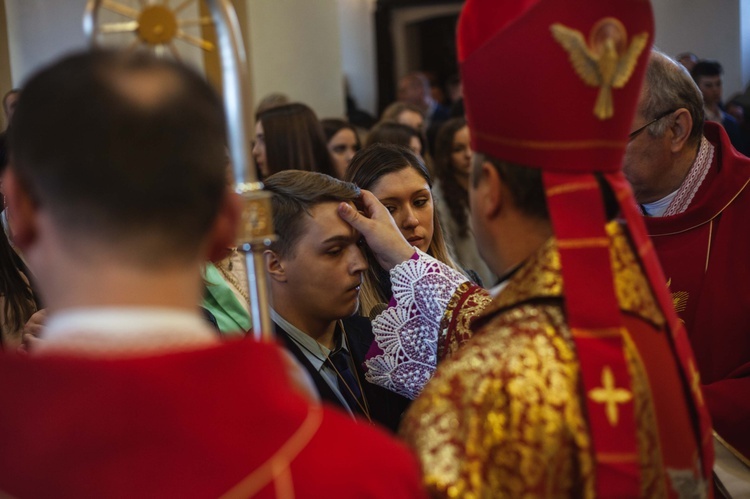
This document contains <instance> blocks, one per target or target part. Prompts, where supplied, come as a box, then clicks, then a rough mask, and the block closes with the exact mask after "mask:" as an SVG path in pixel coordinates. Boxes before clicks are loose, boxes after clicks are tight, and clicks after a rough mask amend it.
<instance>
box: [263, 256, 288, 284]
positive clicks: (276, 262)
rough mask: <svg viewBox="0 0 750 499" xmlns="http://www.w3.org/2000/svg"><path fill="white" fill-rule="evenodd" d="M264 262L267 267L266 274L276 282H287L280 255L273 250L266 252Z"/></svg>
mask: <svg viewBox="0 0 750 499" xmlns="http://www.w3.org/2000/svg"><path fill="white" fill-rule="evenodd" d="M263 261H264V263H265V266H266V272H268V275H269V277H270V278H271V279H273V280H274V281H276V282H286V281H287V276H286V271H285V270H284V262H283V261H282V260H281V258H280V257H279V255H278V254H277V253H276V252H275V251H273V250H270V249H268V250H265V251H264V252H263Z"/></svg>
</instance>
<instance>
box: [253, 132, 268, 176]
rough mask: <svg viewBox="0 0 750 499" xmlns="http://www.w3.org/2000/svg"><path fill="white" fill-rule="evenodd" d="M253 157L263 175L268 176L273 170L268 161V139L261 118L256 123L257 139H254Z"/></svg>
mask: <svg viewBox="0 0 750 499" xmlns="http://www.w3.org/2000/svg"><path fill="white" fill-rule="evenodd" d="M253 159H254V160H255V166H256V167H257V168H258V172H259V173H260V176H261V177H267V176H268V175H269V174H270V173H271V171H270V170H269V169H268V163H267V162H266V139H265V136H264V134H263V123H261V121H260V120H258V122H257V123H256V124H255V140H254V141H253Z"/></svg>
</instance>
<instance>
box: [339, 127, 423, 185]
mask: <svg viewBox="0 0 750 499" xmlns="http://www.w3.org/2000/svg"><path fill="white" fill-rule="evenodd" d="M407 128H409V127H407ZM405 168H413V169H414V170H416V171H417V172H418V173H419V174H420V175H421V176H422V177H424V179H425V180H426V181H427V184H428V185H429V186H430V187H432V179H431V178H430V173H429V171H428V170H427V167H426V166H425V164H424V161H422V160H421V159H420V158H418V157H417V155H416V154H414V153H413V152H412V151H411V150H410V149H409V148H408V147H405V146H401V145H398V144H389V143H382V142H378V143H374V144H372V145H369V146H367V147H365V148H364V149H362V150H361V151H359V152H357V154H355V155H354V157H353V158H352V162H351V164H350V165H349V168H347V170H346V178H345V180H346V181H347V182H353V183H355V184H356V185H357V186H358V187H360V188H362V189H371V188H372V186H373V185H374V184H375V183H376V182H378V181H379V180H380V179H381V178H383V177H384V176H385V175H388V174H389V173H394V172H398V171H401V170H403V169H405Z"/></svg>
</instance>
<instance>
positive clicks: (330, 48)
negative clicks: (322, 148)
mask: <svg viewBox="0 0 750 499" xmlns="http://www.w3.org/2000/svg"><path fill="white" fill-rule="evenodd" d="M247 15H248V31H249V37H250V40H249V43H248V45H249V47H250V49H251V55H250V82H251V90H252V93H253V101H254V102H256V103H257V102H259V101H260V100H261V99H262V98H263V97H264V96H266V95H267V94H269V93H271V92H283V93H285V94H287V95H289V97H290V98H291V99H292V100H294V101H299V102H303V103H305V104H307V105H309V106H310V107H312V108H313V109H314V110H315V112H316V113H317V114H318V116H319V117H325V116H341V115H343V114H344V86H343V71H342V64H341V42H340V33H339V21H338V5H337V0H251V1H248V2H247Z"/></svg>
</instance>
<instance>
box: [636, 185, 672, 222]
mask: <svg viewBox="0 0 750 499" xmlns="http://www.w3.org/2000/svg"><path fill="white" fill-rule="evenodd" d="M677 191H679V189H677V190H676V191H673V192H670V193H669V194H667V195H666V196H664V197H663V198H661V199H659V200H657V201H654V202H653V203H643V207H644V208H645V209H646V213H648V216H649V217H661V216H663V215H664V212H665V211H667V208H669V205H670V204H672V200H673V199H674V198H675V196H677Z"/></svg>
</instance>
